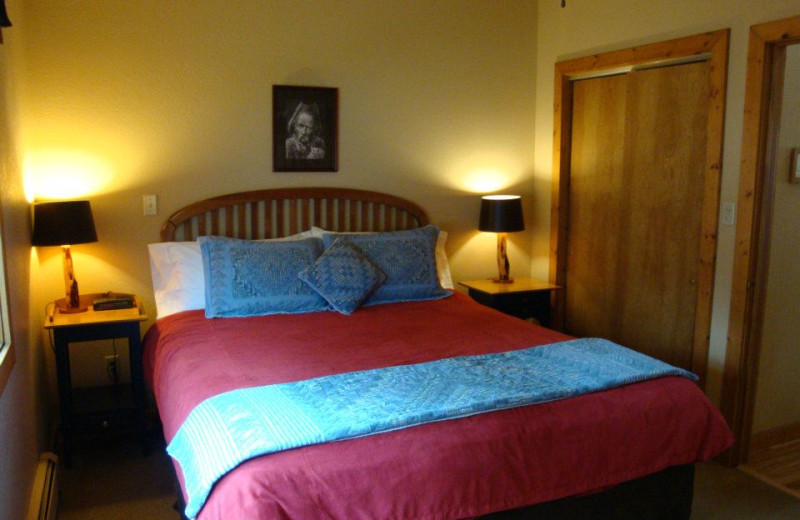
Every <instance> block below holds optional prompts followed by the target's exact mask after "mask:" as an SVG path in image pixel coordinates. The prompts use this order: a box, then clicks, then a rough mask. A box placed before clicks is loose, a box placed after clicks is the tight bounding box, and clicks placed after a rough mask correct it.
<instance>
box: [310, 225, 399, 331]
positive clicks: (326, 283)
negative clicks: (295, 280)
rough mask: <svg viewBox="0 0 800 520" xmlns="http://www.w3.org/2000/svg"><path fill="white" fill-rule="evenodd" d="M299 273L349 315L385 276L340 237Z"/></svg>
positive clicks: (355, 248)
mask: <svg viewBox="0 0 800 520" xmlns="http://www.w3.org/2000/svg"><path fill="white" fill-rule="evenodd" d="M298 276H299V277H300V279H301V280H303V281H304V282H306V283H307V284H308V285H310V286H311V287H312V288H313V289H314V290H315V291H317V292H318V293H319V294H320V295H321V296H322V297H323V298H325V300H326V301H327V302H328V303H329V304H330V305H331V307H333V308H334V309H336V310H337V311H339V312H341V313H342V314H346V315H348V316H349V315H350V314H353V312H355V310H356V309H358V307H359V305H361V302H363V301H364V299H365V298H366V297H367V296H369V295H370V293H372V291H373V289H375V287H377V286H378V285H380V284H381V283H382V282H383V281H384V280H385V279H386V275H385V274H383V272H381V270H380V269H378V268H377V267H375V264H373V263H372V262H370V261H369V259H367V258H366V257H365V256H364V255H363V253H361V251H359V249H358V248H357V247H355V246H353V245H352V244H350V243H349V242H348V241H347V240H346V239H343V238H339V239H337V240H335V241H334V242H333V244H331V246H330V247H329V248H327V249H326V250H325V252H324V253H323V254H322V256H320V257H319V258H318V259H317V261H316V262H314V265H312V266H309V267H306V268H305V269H303V270H302V271H300V274H298Z"/></svg>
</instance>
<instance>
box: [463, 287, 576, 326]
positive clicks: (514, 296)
mask: <svg viewBox="0 0 800 520" xmlns="http://www.w3.org/2000/svg"><path fill="white" fill-rule="evenodd" d="M458 284H459V285H463V286H464V287H466V288H467V289H468V290H469V295H470V297H472V299H473V300H475V301H476V302H478V303H481V304H483V305H486V306H487V307H491V308H492V309H496V310H498V311H500V312H503V313H505V314H510V315H511V316H516V317H517V318H522V319H526V318H535V319H536V320H537V321H538V322H539V323H540V324H542V325H543V326H545V327H549V326H550V324H551V318H550V293H551V292H552V291H555V290H558V289H560V287H559V286H558V285H553V284H550V283H547V282H543V281H540V280H534V279H533V278H516V279H515V280H514V281H513V282H511V283H495V282H493V281H492V280H470V281H468V282H458Z"/></svg>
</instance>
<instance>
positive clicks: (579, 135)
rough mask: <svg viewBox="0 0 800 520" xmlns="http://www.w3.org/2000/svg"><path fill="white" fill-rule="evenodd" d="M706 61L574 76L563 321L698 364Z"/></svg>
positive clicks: (578, 331) (582, 332)
mask: <svg viewBox="0 0 800 520" xmlns="http://www.w3.org/2000/svg"><path fill="white" fill-rule="evenodd" d="M708 66H709V65H708V62H700V63H693V64H686V65H676V66H670V67H662V68H654V69H649V70H642V71H634V72H630V73H628V74H624V75H619V76H612V77H604V78H597V79H587V80H582V81H577V82H575V85H574V94H573V112H572V149H571V173H570V187H569V201H570V203H569V204H570V205H569V225H568V235H567V236H568V238H567V247H568V253H567V255H568V256H567V273H566V313H565V327H566V330H567V331H568V332H569V333H571V334H575V335H579V336H602V337H607V338H609V339H611V340H613V341H616V342H618V343H621V344H623V345H626V346H629V347H631V348H634V349H636V350H639V351H641V352H645V353H647V354H650V355H652V356H654V357H657V358H659V359H662V360H664V361H667V362H669V363H673V364H676V365H679V366H682V367H686V368H690V367H691V366H692V348H693V337H694V330H695V328H694V319H695V314H696V303H697V302H696V298H697V287H696V283H697V276H698V270H699V269H698V268H699V262H700V244H701V221H702V205H703V194H704V186H705V182H704V181H705V180H704V172H705V166H706V160H705V154H706V133H707V123H708V103H709V92H708V90H709V89H708V72H709V71H708Z"/></svg>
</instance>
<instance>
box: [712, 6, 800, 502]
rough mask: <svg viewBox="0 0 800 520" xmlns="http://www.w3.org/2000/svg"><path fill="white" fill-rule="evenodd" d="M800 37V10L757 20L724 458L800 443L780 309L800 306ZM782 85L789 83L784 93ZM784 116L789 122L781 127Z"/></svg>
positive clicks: (788, 335)
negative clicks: (795, 158) (799, 80)
mask: <svg viewBox="0 0 800 520" xmlns="http://www.w3.org/2000/svg"><path fill="white" fill-rule="evenodd" d="M798 43H800V17H795V18H790V19H786V20H780V21H776V22H770V23H765V24H759V25H755V26H753V27H751V31H750V47H749V55H748V69H747V90H746V95H745V121H744V132H745V133H744V138H743V143H742V166H741V174H740V180H739V210H738V214H737V228H736V254H735V257H734V274H733V286H732V295H731V312H730V321H729V330H728V338H729V339H728V349H727V353H726V362H725V375H724V381H723V388H722V400H721V406H720V408H721V410H722V412H723V413H724V414H725V416H726V418H728V421H729V423H730V425H731V427H732V429H733V431H734V434H735V435H736V439H737V441H736V443H735V444H734V446H733V448H732V449H731V450H730V453H729V455H728V460H726V462H727V463H729V464H730V465H738V464H741V463H745V462H747V461H748V460H749V458H750V455H751V452H752V451H755V452H760V451H763V450H765V449H769V448H770V447H772V446H780V445H782V444H787V443H789V444H791V442H792V441H794V442H795V443H800V405H798V404H797V399H796V395H797V393H796V390H792V388H794V389H796V388H797V386H796V385H795V383H794V382H795V381H796V380H797V370H798V368H797V367H798V366H800V356H798V354H797V352H798V348H797V347H798V345H797V337H799V336H798V327H797V325H795V324H796V323H797V318H796V316H788V318H787V316H786V315H782V311H783V310H784V309H786V310H788V311H790V312H792V311H794V312H796V310H797V308H798V301H799V300H800V294H799V293H800V289H798V288H797V287H796V285H797V284H798V282H797V280H798V279H800V276H798V270H797V267H795V265H794V264H796V259H797V247H796V246H795V245H794V244H795V242H796V240H797V239H796V237H797V234H796V232H797V231H796V230H797V227H795V222H796V220H795V217H794V216H793V215H792V212H793V211H794V212H796V211H797V207H798V203H799V202H800V185H795V184H790V183H789V178H790V173H789V170H790V168H789V155H790V154H791V148H794V147H800V132H798V131H797V130H796V129H795V128H792V127H796V121H797V115H791V114H790V113H789V111H791V110H792V109H795V110H796V108H795V107H796V106H797V105H798V100H800V93H798V92H797V89H798V88H800V87H798V86H796V85H794V84H795V83H796V80H794V77H796V76H797V75H798V74H797V70H798V68H799V67H800V45H797V44H798ZM787 67H789V68H788V69H787ZM787 70H791V71H792V72H791V74H786V71H787ZM785 88H789V89H790V90H791V93H787V95H788V96H791V97H787V98H786V101H784V92H785ZM787 92H788V91H787ZM782 119H783V120H784V121H785V122H786V123H787V124H786V125H783V126H782V125H781V121H782ZM795 216H796V213H795ZM792 229H794V232H793V231H792ZM787 232H788V233H789V234H790V235H791V236H788V235H786V233H787ZM792 233H794V234H792ZM787 248H788V249H787ZM787 257H788V258H787ZM787 327H788V329H787ZM792 327H795V328H794V329H792ZM760 373H761V374H760ZM784 392H789V393H790V396H784V395H782V394H783V393H784ZM754 433H755V434H754ZM798 451H800V450H798ZM797 457H798V458H800V455H798V456H797ZM790 492H791V491H790ZM795 493H798V494H800V489H797V490H795Z"/></svg>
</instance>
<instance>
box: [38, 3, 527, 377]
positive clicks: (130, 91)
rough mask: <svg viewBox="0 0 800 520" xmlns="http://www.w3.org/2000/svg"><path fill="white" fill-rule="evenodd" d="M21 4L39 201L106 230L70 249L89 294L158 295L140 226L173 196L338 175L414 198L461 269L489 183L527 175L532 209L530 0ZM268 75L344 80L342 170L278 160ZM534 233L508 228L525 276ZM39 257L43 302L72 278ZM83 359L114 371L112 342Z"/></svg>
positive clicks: (52, 258) (47, 255) (474, 256)
mask: <svg viewBox="0 0 800 520" xmlns="http://www.w3.org/2000/svg"><path fill="white" fill-rule="evenodd" d="M25 9H26V12H25V15H26V18H27V19H28V25H29V31H28V32H27V34H26V44H27V47H26V51H27V58H28V59H27V67H28V68H27V77H28V84H29V88H28V89H27V90H26V95H25V103H24V121H25V126H24V148H25V152H26V180H27V182H28V183H29V192H30V193H32V194H33V195H34V196H35V197H36V198H37V199H47V198H65V197H66V198H69V197H84V196H86V197H89V198H90V200H91V201H92V207H93V210H94V212H95V218H96V224H97V231H98V235H99V238H100V241H99V242H98V243H96V244H89V245H80V246H76V247H74V248H73V253H74V258H75V269H76V277H77V280H78V281H79V283H80V287H81V290H82V292H96V291H104V290H108V289H113V290H118V291H133V292H136V293H138V294H140V295H142V296H143V297H144V300H145V304H146V305H147V306H148V308H149V309H151V310H153V309H154V306H153V302H152V294H151V293H152V291H151V289H150V274H149V266H148V258H147V252H146V247H145V246H146V244H147V243H149V242H154V241H157V240H158V231H159V228H160V226H161V223H162V222H163V220H164V219H165V218H166V217H167V216H168V215H169V214H170V213H171V212H173V211H175V210H176V209H178V208H180V207H181V206H183V205H185V204H187V203H189V202H193V201H197V200H200V199H203V198H206V197H210V196H214V195H221V194H224V193H229V192H234V191H240V190H248V189H259V188H268V187H283V186H326V185H327V186H341V187H353V188H365V189H373V190H378V191H385V192H390V193H394V194H398V195H401V196H404V197H407V198H409V199H411V200H414V201H416V202H418V203H419V204H421V205H422V206H423V207H424V208H425V209H426V210H427V211H428V213H429V215H430V217H431V220H432V222H433V223H435V224H437V225H439V226H440V227H441V228H442V229H445V230H447V231H448V232H449V233H450V238H449V240H448V252H449V254H450V259H451V263H452V271H453V276H454V279H455V280H459V279H469V278H486V277H490V276H492V275H493V274H494V273H495V272H496V263H495V260H494V252H495V247H496V246H495V238H494V236H492V235H490V234H486V233H478V232H477V231H476V227H477V220H478V209H479V197H478V195H477V194H476V193H477V192H479V191H482V190H483V191H493V192H509V191H510V192H515V193H520V194H522V195H524V197H525V199H524V200H525V201H526V204H527V211H528V212H529V213H530V214H531V215H532V209H531V204H532V203H533V201H534V197H533V192H534V186H533V184H532V183H531V178H532V173H533V146H532V143H533V128H534V109H535V106H534V102H533V96H534V91H535V88H536V83H535V73H536V68H535V54H534V52H533V49H534V47H535V45H536V41H535V30H536V23H535V18H536V12H535V2H534V1H533V0H529V1H523V2H519V1H515V2H491V1H469V2H463V1H461V0H446V1H445V0H437V1H436V2H430V1H428V0H415V1H408V0H404V1H388V2H386V1H380V0H358V1H348V2H340V1H314V2H312V1H299V2H298V1H291V2H289V1H272V2H264V1H262V0H250V1H240V2H231V3H226V4H225V5H224V6H223V5H222V4H220V2H218V1H216V0H214V1H212V0H197V1H188V0H179V1H173V2H167V3H165V2H163V1H156V0H139V1H136V2H130V1H122V0H117V1H109V0H87V1H82V2H63V1H60V0H31V1H29V2H26V5H25ZM273 84H294V85H314V86H330V87H338V88H339V98H340V124H339V128H340V148H339V153H340V160H339V172H338V173H273V172H272V158H271V157H272V156H271V154H272V146H271V137H272V128H271V110H272V105H271V103H272V99H271V98H272V92H271V88H272V85H273ZM53 172H55V173H53ZM53 177H55V178H53ZM67 179H69V182H68V183H67V184H66V185H63V181H65V180H67ZM482 187H483V188H482ZM54 188H55V193H53V191H54ZM144 194H156V195H157V196H158V202H159V214H158V216H157V217H144V216H142V195H144ZM534 224H535V222H534V221H533V219H529V226H533V225H534ZM529 237H530V235H529V234H528V233H516V234H514V235H512V236H511V237H510V247H509V249H510V255H511V265H512V272H513V273H514V274H516V275H527V273H528V271H529V265H530V249H531V245H530V238H529ZM36 255H37V256H36V257H35V258H34V264H35V270H36V275H35V276H34V284H36V287H35V288H34V294H36V298H37V301H38V303H39V304H40V305H41V307H44V304H45V303H46V302H47V301H50V300H52V299H54V298H58V297H60V296H62V294H61V291H62V286H63V284H62V283H61V274H60V268H61V267H60V257H59V252H58V250H57V248H38V250H37V251H36ZM105 354H107V352H105ZM87 355H89V356H91V355H90V354H87ZM89 363H93V365H92V366H91V367H90V368H89V370H86V372H87V373H86V374H84V375H81V374H78V376H77V380H78V384H84V383H85V384H91V383H92V382H93V381H91V375H90V374H98V377H101V378H102V377H104V375H103V373H104V371H103V369H102V363H103V361H102V356H101V355H95V356H94V361H91V360H88V359H87V360H81V362H80V363H79V365H84V366H88V364H89ZM98 369H99V370H98ZM78 370H79V371H80V366H79V367H78Z"/></svg>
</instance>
